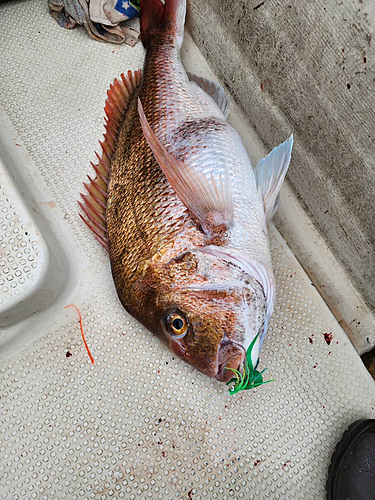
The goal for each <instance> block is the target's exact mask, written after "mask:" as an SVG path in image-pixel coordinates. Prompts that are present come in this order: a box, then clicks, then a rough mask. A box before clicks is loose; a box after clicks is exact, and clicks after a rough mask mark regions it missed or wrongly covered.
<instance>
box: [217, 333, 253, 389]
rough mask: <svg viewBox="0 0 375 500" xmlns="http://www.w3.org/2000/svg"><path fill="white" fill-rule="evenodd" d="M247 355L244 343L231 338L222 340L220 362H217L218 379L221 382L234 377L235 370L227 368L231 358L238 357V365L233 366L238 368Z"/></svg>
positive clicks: (219, 353)
mask: <svg viewBox="0 0 375 500" xmlns="http://www.w3.org/2000/svg"><path fill="white" fill-rule="evenodd" d="M245 356H246V350H245V348H244V347H243V345H241V344H238V343H237V342H234V341H231V340H225V341H223V342H221V344H220V347H219V352H218V356H217V358H218V363H217V372H216V376H215V378H216V380H219V381H220V382H229V380H230V379H231V378H232V377H233V372H231V370H226V369H225V368H226V365H227V363H228V361H229V360H230V359H232V358H233V359H234V360H236V359H238V364H237V363H235V364H237V366H233V367H231V368H235V369H238V368H239V366H240V365H241V364H242V363H243V361H244V359H245Z"/></svg>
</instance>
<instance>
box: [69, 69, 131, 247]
mask: <svg viewBox="0 0 375 500" xmlns="http://www.w3.org/2000/svg"><path fill="white" fill-rule="evenodd" d="M140 83H141V70H138V71H135V72H132V71H128V73H127V75H126V76H125V75H124V74H122V75H121V79H120V80H117V79H115V80H114V82H113V84H112V85H110V87H109V90H108V92H107V100H106V103H105V107H104V111H105V118H104V119H105V129H106V133H105V134H104V141H103V142H101V141H99V143H100V145H101V147H102V154H101V156H99V154H98V153H96V152H95V154H96V157H97V159H98V163H97V164H94V163H91V165H92V167H93V168H94V170H95V173H96V177H95V178H94V179H92V178H91V177H90V176H87V177H88V179H89V182H88V183H83V185H84V186H85V188H86V190H87V192H88V194H85V195H84V194H82V193H81V196H82V199H83V202H80V201H79V202H78V204H79V206H80V207H81V209H82V210H83V212H84V215H82V214H79V215H80V217H81V219H82V220H83V222H84V223H85V224H86V225H87V226H88V227H89V228H90V229H91V230H92V231H93V233H94V234H95V238H96V239H97V240H98V241H99V243H100V244H101V245H103V247H104V248H105V249H106V250H108V238H107V226H106V206H107V190H108V180H109V175H110V171H111V161H112V156H113V152H114V149H115V146H116V141H117V137H118V134H119V131H120V127H121V124H122V122H123V119H124V116H125V113H126V110H127V107H128V103H129V100H130V96H131V95H132V94H133V92H134V90H135V89H136V88H137V87H138V86H139V85H140Z"/></svg>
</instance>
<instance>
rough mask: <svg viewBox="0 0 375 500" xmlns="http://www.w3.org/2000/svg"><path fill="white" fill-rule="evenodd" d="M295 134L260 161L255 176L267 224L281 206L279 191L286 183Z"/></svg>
mask: <svg viewBox="0 0 375 500" xmlns="http://www.w3.org/2000/svg"><path fill="white" fill-rule="evenodd" d="M292 147H293V134H292V135H291V136H290V137H289V139H288V140H286V141H285V142H283V143H282V144H280V145H279V146H277V147H276V148H274V149H273V150H272V151H271V152H270V153H269V154H268V155H267V156H266V157H265V158H262V159H261V160H259V162H258V165H257V167H256V171H255V175H256V179H257V185H258V190H259V192H260V194H261V196H262V199H263V204H264V212H265V214H266V218H267V222H268V221H269V220H271V219H272V217H273V216H274V215H275V212H276V210H277V208H278V206H279V204H280V201H279V196H278V195H279V191H280V189H281V185H282V183H283V181H284V178H285V175H286V172H287V170H288V167H289V162H290V158H291V154H292Z"/></svg>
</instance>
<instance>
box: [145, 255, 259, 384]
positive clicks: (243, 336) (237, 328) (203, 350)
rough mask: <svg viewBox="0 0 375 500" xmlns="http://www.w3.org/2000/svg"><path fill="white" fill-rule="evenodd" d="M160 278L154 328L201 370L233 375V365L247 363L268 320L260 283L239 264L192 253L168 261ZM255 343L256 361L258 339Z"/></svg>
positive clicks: (227, 377)
mask: <svg viewBox="0 0 375 500" xmlns="http://www.w3.org/2000/svg"><path fill="white" fill-rule="evenodd" d="M159 280H160V281H159V284H158V286H157V287H155V290H154V292H155V297H156V301H155V306H156V308H155V310H157V316H158V318H157V317H155V316H154V325H155V323H159V326H158V329H159V332H156V333H161V335H162V337H163V339H164V341H165V342H166V343H167V345H168V347H169V348H170V350H171V351H172V352H173V353H175V354H176V355H178V356H179V357H181V358H182V359H184V360H185V361H187V362H188V363H190V364H191V365H193V366H194V367H195V368H197V369H198V370H199V371H201V372H202V373H205V374H206V375H208V376H209V377H213V378H216V379H217V380H220V381H223V382H226V381H228V380H230V379H231V378H232V377H233V376H234V374H233V372H232V371H231V370H229V369H239V368H240V367H241V366H242V365H243V363H244V360H245V357H246V350H247V348H248V346H249V345H250V343H251V341H252V340H253V339H254V337H255V336H256V335H257V333H258V332H259V330H260V328H261V326H262V324H263V323H264V317H265V313H266V301H265V297H264V293H263V288H262V286H261V285H260V284H259V283H258V282H257V281H255V280H252V279H251V278H249V277H248V276H246V275H245V273H244V272H243V271H242V270H241V269H239V268H237V267H236V266H232V265H230V264H228V263H227V262H223V261H221V260H220V259H217V258H215V257H213V256H210V255H204V256H202V255H199V256H197V255H195V254H193V253H189V254H187V255H185V256H184V257H183V258H182V259H180V260H179V261H178V262H173V263H171V264H169V265H168V266H166V267H165V268H164V269H163V273H162V274H161V275H159ZM154 330H155V329H154ZM254 347H255V358H254V359H255V362H256V360H257V358H258V351H259V343H258V342H257V343H256V345H255V346H254ZM257 349H258V351H257Z"/></svg>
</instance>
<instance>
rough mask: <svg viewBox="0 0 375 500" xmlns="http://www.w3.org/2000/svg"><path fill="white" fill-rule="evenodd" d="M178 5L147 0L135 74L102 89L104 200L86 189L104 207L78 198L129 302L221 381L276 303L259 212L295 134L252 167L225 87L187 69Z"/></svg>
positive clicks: (275, 186) (263, 212)
mask: <svg viewBox="0 0 375 500" xmlns="http://www.w3.org/2000/svg"><path fill="white" fill-rule="evenodd" d="M184 17H185V1H184V0H166V2H165V6H163V4H162V3H161V2H160V1H159V0H149V1H148V2H144V4H143V6H142V15H141V32H142V40H143V43H144V45H145V47H146V59H145V64H144V68H143V75H142V79H140V75H139V74H136V75H135V76H134V75H130V74H129V76H128V79H126V78H123V79H122V83H123V86H125V87H126V88H127V97H126V99H125V98H124V97H123V96H122V99H123V101H124V102H120V101H121V99H120V98H119V97H118V96H119V95H120V94H121V92H122V91H121V89H120V86H121V85H120V84H116V86H115V87H116V88H115V87H114V88H113V89H112V90H111V91H110V92H111V93H109V98H108V101H107V102H108V103H109V104H108V106H109V107H108V110H109V111H108V110H107V115H108V119H109V122H111V124H112V125H111V127H112V128H111V130H110V132H111V134H110V135H111V136H112V137H111V138H107V140H106V143H105V144H104V148H103V156H102V163H103V164H104V163H105V164H106V165H107V167H106V168H105V169H106V170H108V175H107V174H105V175H106V176H107V178H106V180H105V181H103V180H102V179H101V178H98V175H97V179H96V182H97V184H100V186H98V187H100V188H101V189H102V191H105V196H104V195H103V196H102V197H101V198H100V201H101V202H102V203H101V205H103V207H104V206H105V208H103V207H101V208H100V210H99V207H98V201H99V196H98V195H97V196H96V197H94V199H92V198H91V199H90V197H89V199H87V198H86V201H87V200H88V201H89V203H91V207H94V209H96V210H97V211H99V212H98V213H99V215H101V217H98V214H97V213H95V214H93V213H92V211H91V212H90V208H89V209H88V208H87V204H86V207H84V208H86V209H85V213H86V216H87V217H88V219H89V222H90V221H91V227H92V221H93V220H95V221H96V227H97V231H96V234H97V235H98V227H99V226H98V221H99V219H100V224H102V225H103V232H100V238H101V242H102V243H103V242H104V243H103V244H104V246H106V247H107V248H108V251H109V257H110V262H111V268H112V275H113V279H114V283H115V286H116V290H117V293H118V296H119V298H120V301H121V302H122V304H123V305H124V307H125V308H126V309H127V311H128V312H129V313H130V314H131V315H133V316H134V317H135V318H136V319H138V320H139V321H140V322H141V323H142V324H144V325H145V326H146V327H147V328H148V329H149V330H150V331H152V332H153V333H155V334H156V335H158V336H159V337H160V338H162V339H163V340H164V341H165V342H166V343H167V344H168V346H169V348H170V349H171V350H172V351H173V352H174V353H175V354H177V355H179V356H180V357H182V358H183V359H185V360H186V361H187V362H189V363H191V364H192V365H194V366H195V367H196V368H198V369H199V370H200V371H202V372H203V373H205V374H207V375H208V376H210V377H216V378H217V379H218V380H222V381H227V380H229V379H230V378H231V373H230V371H229V370H227V368H235V369H237V368H239V367H240V366H241V365H242V363H243V361H244V357H245V354H246V350H247V348H248V346H249V345H250V343H251V341H252V340H253V339H254V338H255V336H256V335H257V334H258V333H259V332H260V331H261V332H262V333H261V335H260V337H259V341H257V344H256V346H255V348H254V350H253V356H254V358H253V362H254V365H255V363H256V361H257V359H258V354H259V349H260V347H261V343H262V342H263V339H264V335H265V332H266V330H267V324H268V321H269V318H270V316H271V314H272V310H273V303H274V279H273V273H272V263H271V256H270V250H269V243H268V233H267V215H268V216H270V215H272V212H273V210H274V208H275V204H277V200H276V196H277V193H278V191H279V189H280V186H281V183H282V180H283V178H284V176H285V173H286V169H287V167H288V164H289V159H290V150H291V140H289V142H288V141H286V143H284V144H283V145H281V146H279V148H276V149H275V150H273V152H272V153H270V155H268V157H266V158H265V159H263V160H261V162H260V163H259V165H258V167H259V168H258V167H257V170H258V172H257V171H254V169H253V167H252V165H251V162H250V159H249V157H248V155H247V153H246V150H245V148H244V145H243V143H242V140H241V138H240V136H239V134H238V133H237V131H236V130H235V129H234V128H233V127H231V126H230V125H229V124H228V123H227V122H226V114H227V108H228V100H227V98H226V96H225V94H224V91H223V89H221V87H219V86H218V85H217V84H213V83H212V82H208V81H206V80H204V79H202V78H199V77H195V76H193V75H187V73H186V72H185V69H184V67H183V65H182V63H181V60H180V46H181V43H182V38H183V24H184ZM119 85H120V86H119ZM116 89H117V90H116ZM119 89H120V90H119ZM116 92H117V94H116ZM114 94H115V95H116V96H117V97H116V99H117V101H116V110H115V105H114V104H113V103H112V104H111V102H112V101H113V102H114V101H115V100H116V99H115V98H113V95H114ZM111 96H112V101H111V100H110V99H111ZM111 106H112V108H111ZM121 106H122V107H123V109H120V111H121V113H120V111H118V108H121ZM111 110H112V111H111ZM111 113H112V114H114V113H115V114H116V120H114V119H112V115H111ZM111 120H112V121H111ZM107 130H108V128H107ZM107 135H108V134H107ZM280 148H281V149H280ZM100 165H101V163H100V162H99V170H100ZM103 168H104V167H103ZM270 172H271V174H270ZM97 173H98V172H97ZM99 173H100V172H99ZM99 177H100V176H99ZM270 186H271V187H270ZM96 193H97V191H96ZM86 220H87V218H86Z"/></svg>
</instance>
